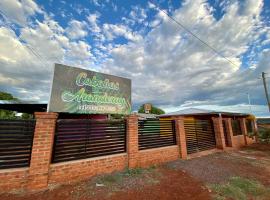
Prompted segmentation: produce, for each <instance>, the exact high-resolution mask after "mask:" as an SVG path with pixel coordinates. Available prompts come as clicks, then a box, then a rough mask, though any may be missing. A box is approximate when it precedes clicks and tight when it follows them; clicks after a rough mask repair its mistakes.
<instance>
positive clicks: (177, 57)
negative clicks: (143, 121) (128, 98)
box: [0, 0, 270, 112]
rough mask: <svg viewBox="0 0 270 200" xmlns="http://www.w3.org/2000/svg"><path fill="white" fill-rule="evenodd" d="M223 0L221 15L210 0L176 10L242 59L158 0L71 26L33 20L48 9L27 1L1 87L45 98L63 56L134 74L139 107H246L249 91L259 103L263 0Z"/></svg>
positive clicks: (3, 53)
mask: <svg viewBox="0 0 270 200" xmlns="http://www.w3.org/2000/svg"><path fill="white" fill-rule="evenodd" d="M2 2H4V3H5V5H4V7H5V8H4V9H5V10H7V9H9V8H10V5H9V6H7V5H6V3H7V1H1V3H2ZM12 2H16V1H12ZM20 2H22V1H20ZM1 3H0V4H1ZM93 3H96V4H98V5H99V6H101V7H102V5H103V4H102V3H101V2H99V1H93ZM2 4H3V3H2ZM221 6H222V9H223V13H222V16H220V17H219V18H216V16H215V15H214V13H213V12H214V8H213V7H211V5H209V3H207V1H205V0H197V1H191V0H186V1H184V2H183V3H182V5H181V6H180V8H179V9H176V10H172V11H171V12H170V13H171V14H172V16H173V17H174V18H175V19H176V20H177V21H179V22H180V23H182V24H184V26H185V27H187V28H188V29H190V30H191V31H192V32H194V33H195V34H196V35H197V36H199V37H200V38H201V39H203V40H204V41H206V42H207V43H208V44H209V45H211V46H213V47H214V48H215V49H217V50H218V51H219V52H220V53H221V54H222V55H224V56H226V57H228V58H229V59H230V60H231V61H233V62H234V63H235V65H231V64H230V63H228V62H227V61H226V60H225V59H224V58H222V57H220V56H217V55H216V54H215V53H214V52H213V51H212V50H210V49H209V48H208V47H206V46H205V45H203V44H202V43H201V42H200V41H198V40H197V39H195V38H194V37H192V36H191V35H190V34H188V33H187V32H186V31H185V30H183V29H182V28H181V27H179V26H178V25H177V24H176V23H175V22H173V21H172V20H170V19H169V18H168V17H166V15H165V14H164V13H163V12H160V11H159V10H158V9H157V7H156V6H155V5H152V4H151V3H149V4H148V8H146V9H145V10H144V9H142V8H140V7H133V8H132V10H131V11H130V12H128V13H127V15H128V16H126V17H123V18H122V22H123V23H124V24H122V23H120V22H119V23H116V24H113V23H105V22H104V21H102V20H103V19H101V17H100V14H99V13H92V14H90V15H89V14H88V15H87V16H86V21H78V20H74V19H73V20H71V21H69V23H68V26H67V27H63V25H62V26H61V25H59V24H58V23H57V22H56V21H55V20H54V19H53V16H51V17H48V15H47V14H46V13H45V14H44V19H42V20H41V19H39V20H35V21H34V20H33V19H32V18H31V16H34V15H35V14H36V13H39V12H42V10H41V9H40V8H39V7H37V8H35V9H33V10H32V11H25V10H27V9H25V8H24V5H21V6H20V7H19V9H20V11H18V12H17V13H16V14H18V15H19V13H23V16H24V18H23V17H22V18H17V17H16V16H15V17H14V19H13V21H14V22H15V23H17V24H19V25H20V24H24V26H23V27H21V25H20V27H19V28H17V30H16V31H13V30H12V29H11V27H3V26H1V27H0V44H1V45H0V66H1V70H0V90H4V91H9V92H12V93H14V95H15V96H18V97H19V98H23V99H36V100H39V101H45V102H46V101H47V99H48V95H49V87H50V80H51V75H52V66H53V63H55V62H60V63H64V64H68V65H73V66H79V67H83V68H87V69H100V71H103V72H106V73H110V74H114V75H120V76H124V77H128V78H131V79H132V86H133V88H132V100H133V103H134V105H135V107H136V106H138V105H139V104H142V103H145V102H151V103H154V104H156V105H158V106H161V107H162V108H179V107H181V105H182V107H183V106H187V105H192V106H199V105H201V106H210V105H216V106H220V105H221V106H225V107H224V108H227V107H226V106H228V105H239V107H240V105H245V106H243V107H245V108H246V107H247V106H246V102H247V92H248V93H249V94H250V97H251V103H252V104H254V105H256V107H257V108H259V107H260V106H259V105H263V104H265V98H264V94H263V87H262V83H261V80H259V79H257V78H258V77H259V76H260V74H261V72H262V71H267V70H268V71H269V68H270V66H269V63H270V51H269V49H265V50H258V49H260V48H263V45H268V44H269V39H270V31H269V30H270V28H269V27H268V26H267V25H266V23H265V22H264V19H263V17H262V15H261V13H262V8H263V1H262V0H248V1H241V2H240V1H226V2H225V3H223V4H222V5H221ZM13 7H14V6H13ZM33 8H34V7H33ZM2 9H3V8H2V6H1V11H2ZM147 9H151V10H152V12H153V13H152V14H155V16H154V17H153V18H152V17H151V18H152V21H149V20H148V18H147V14H148V12H149V11H147ZM3 12H4V11H3ZM13 12H14V11H13ZM25 13H26V14H25ZM20 15H21V14H20ZM16 18H17V20H16ZM19 19H21V21H20V20H19ZM138 23H142V24H144V23H149V27H150V28H149V30H148V31H147V32H146V31H142V30H144V28H145V27H144V26H141V27H142V28H141V30H138V29H136V31H135V29H133V28H134V27H133V26H135V27H137V24H138ZM88 32H89V35H88ZM86 36H87V37H86ZM90 37H91V38H90ZM89 38H90V39H89ZM123 38H124V39H125V40H123ZM88 39H89V40H88ZM92 40H93V41H92ZM119 40H120V41H121V42H120V43H118V41H119ZM89 41H90V42H89ZM10 52H12V53H10ZM245 63H248V64H249V65H250V66H252V68H248V67H245V65H244V64H245ZM97 64H98V66H97ZM234 108H236V107H234ZM254 109H255V108H254ZM260 109H262V108H261V107H260ZM260 112H261V111H260Z"/></svg>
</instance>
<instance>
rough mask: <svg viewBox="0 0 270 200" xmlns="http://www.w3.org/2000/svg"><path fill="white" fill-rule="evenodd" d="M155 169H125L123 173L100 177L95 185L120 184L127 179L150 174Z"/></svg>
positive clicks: (152, 167) (153, 167)
mask: <svg viewBox="0 0 270 200" xmlns="http://www.w3.org/2000/svg"><path fill="white" fill-rule="evenodd" d="M155 169H156V167H155V166H151V167H149V168H134V169H128V168H127V169H125V170H124V171H123V172H117V173H113V174H108V175H104V176H101V177H100V178H99V179H98V180H97V183H99V184H104V185H105V186H109V185H113V184H122V183H123V181H124V179H128V178H138V177H141V176H143V175H145V174H148V173H151V172H153V171H154V170H155Z"/></svg>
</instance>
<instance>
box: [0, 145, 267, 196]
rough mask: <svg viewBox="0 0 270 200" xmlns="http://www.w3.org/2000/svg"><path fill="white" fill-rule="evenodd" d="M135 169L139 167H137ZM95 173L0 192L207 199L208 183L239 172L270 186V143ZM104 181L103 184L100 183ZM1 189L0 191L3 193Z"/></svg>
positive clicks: (210, 194)
mask: <svg viewBox="0 0 270 200" xmlns="http://www.w3.org/2000/svg"><path fill="white" fill-rule="evenodd" d="M135 172H136V171H135ZM125 173H127V172H121V173H114V174H111V175H105V176H98V177H94V178H92V179H90V180H88V181H84V182H79V183H76V184H73V185H63V186H59V187H52V188H51V189H50V190H47V191H43V192H40V193H35V194H25V193H18V194H0V199H1V200H24V199H29V200H104V199H111V200H124V199H128V200H135V199H136V200H137V199H138V200H155V199H160V200H167V199H168V200H175V199H183V200H208V199H212V197H213V195H212V192H210V191H209V190H208V189H207V187H206V185H208V184H213V183H218V184H219V183H226V182H227V181H228V179H229V178H230V177H234V176H240V177H246V178H250V179H255V180H258V181H259V182H260V183H262V184H264V185H265V186H267V187H269V186H270V145H257V144H255V145H252V146H249V147H246V148H243V149H241V150H239V151H236V150H233V151H227V152H221V153H214V154H211V155H207V156H203V157H200V158H194V159H191V160H177V161H174V162H171V163H167V164H164V165H162V166H159V167H156V168H149V169H144V170H141V171H140V173H138V174H136V173H137V172H136V173H135V174H134V172H133V174H132V173H130V172H129V173H128V174H125ZM97 183H99V184H100V183H102V184H103V186H97V185H96V184H97ZM1 192H2V191H0V193H1Z"/></svg>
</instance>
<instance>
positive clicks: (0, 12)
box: [0, 11, 61, 67]
mask: <svg viewBox="0 0 270 200" xmlns="http://www.w3.org/2000/svg"><path fill="white" fill-rule="evenodd" d="M0 14H1V15H2V16H3V19H4V20H5V21H6V24H5V25H6V26H8V27H9V28H10V29H11V30H13V31H14V32H16V31H15V30H14V29H13V27H12V22H11V21H10V20H9V19H8V17H7V16H6V15H5V13H3V12H2V11H0ZM9 21H10V22H9ZM16 36H17V35H16ZM17 38H18V39H19V40H21V41H23V39H22V38H21V36H17ZM21 44H22V45H23V43H21ZM23 46H24V47H26V48H27V49H28V50H29V51H30V53H32V54H33V55H34V56H35V57H36V58H37V59H38V60H39V61H40V62H41V63H43V64H44V66H45V67H47V65H49V63H48V61H47V60H46V58H44V57H43V56H41V55H40V54H39V53H38V51H36V50H35V48H34V47H32V46H31V45H30V44H28V43H26V42H25V44H24V45H23ZM55 58H56V57H55ZM56 60H57V61H58V62H59V63H61V62H60V61H59V59H58V58H56ZM45 62H46V63H45Z"/></svg>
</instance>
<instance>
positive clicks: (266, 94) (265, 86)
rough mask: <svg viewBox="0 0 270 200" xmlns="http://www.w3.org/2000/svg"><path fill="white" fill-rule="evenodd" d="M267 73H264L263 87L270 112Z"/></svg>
mask: <svg viewBox="0 0 270 200" xmlns="http://www.w3.org/2000/svg"><path fill="white" fill-rule="evenodd" d="M265 74H266V73H265V72H262V80H263V86H264V92H265V96H266V100H267V105H268V108H269V112H270V99H269V96H268V90H267V85H266V80H265Z"/></svg>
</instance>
